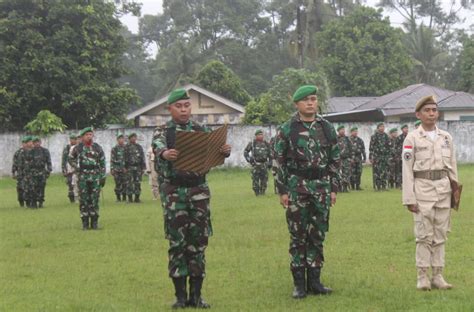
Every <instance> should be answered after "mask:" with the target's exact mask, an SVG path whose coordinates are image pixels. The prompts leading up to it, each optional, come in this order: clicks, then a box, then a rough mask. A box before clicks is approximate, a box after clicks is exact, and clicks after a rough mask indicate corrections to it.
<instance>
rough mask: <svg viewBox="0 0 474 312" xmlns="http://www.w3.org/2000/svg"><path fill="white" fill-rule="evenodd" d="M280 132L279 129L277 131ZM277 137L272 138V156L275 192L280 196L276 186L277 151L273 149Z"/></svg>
mask: <svg viewBox="0 0 474 312" xmlns="http://www.w3.org/2000/svg"><path fill="white" fill-rule="evenodd" d="M277 131H278V129H277ZM275 138H276V137H275V136H272V138H271V139H270V151H271V154H272V168H271V169H272V176H273V192H274V193H275V194H278V189H277V185H276V182H275V181H276V174H277V172H276V167H277V163H276V160H275V149H274V148H273V147H274V145H275Z"/></svg>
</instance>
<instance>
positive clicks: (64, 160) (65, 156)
mask: <svg viewBox="0 0 474 312" xmlns="http://www.w3.org/2000/svg"><path fill="white" fill-rule="evenodd" d="M70 150H71V144H68V145H66V146H65V147H64V149H63V153H62V157H61V170H62V172H63V173H67V163H68V161H67V160H68V158H69V151H70Z"/></svg>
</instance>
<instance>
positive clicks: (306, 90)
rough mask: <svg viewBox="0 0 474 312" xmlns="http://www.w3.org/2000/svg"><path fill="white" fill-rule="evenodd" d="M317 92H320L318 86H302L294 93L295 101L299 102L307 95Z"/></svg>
mask: <svg viewBox="0 0 474 312" xmlns="http://www.w3.org/2000/svg"><path fill="white" fill-rule="evenodd" d="M316 92H318V88H316V86H312V85H305V86H301V87H299V88H298V90H296V92H295V93H294V94H293V102H298V101H300V100H302V99H304V98H305V97H307V96H308V95H311V94H316Z"/></svg>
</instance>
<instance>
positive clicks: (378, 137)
mask: <svg viewBox="0 0 474 312" xmlns="http://www.w3.org/2000/svg"><path fill="white" fill-rule="evenodd" d="M389 157H390V138H389V137H388V134H386V133H385V125H384V124H383V122H381V123H379V124H378V125H377V131H376V132H375V134H374V135H372V137H371V138H370V145H369V161H370V163H371V164H372V166H373V168H372V170H373V179H374V181H373V182H374V188H375V189H376V190H378V191H381V190H386V189H387V178H388V158H389Z"/></svg>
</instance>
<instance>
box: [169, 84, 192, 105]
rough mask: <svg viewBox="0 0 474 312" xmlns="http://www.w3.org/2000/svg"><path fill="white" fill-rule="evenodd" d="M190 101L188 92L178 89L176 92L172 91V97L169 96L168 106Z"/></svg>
mask: <svg viewBox="0 0 474 312" xmlns="http://www.w3.org/2000/svg"><path fill="white" fill-rule="evenodd" d="M187 99H189V94H188V92H187V91H186V90H185V89H183V88H180V89H176V90H173V91H171V93H170V95H168V101H167V103H168V105H169V104H173V103H174V102H177V101H179V100H187Z"/></svg>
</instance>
